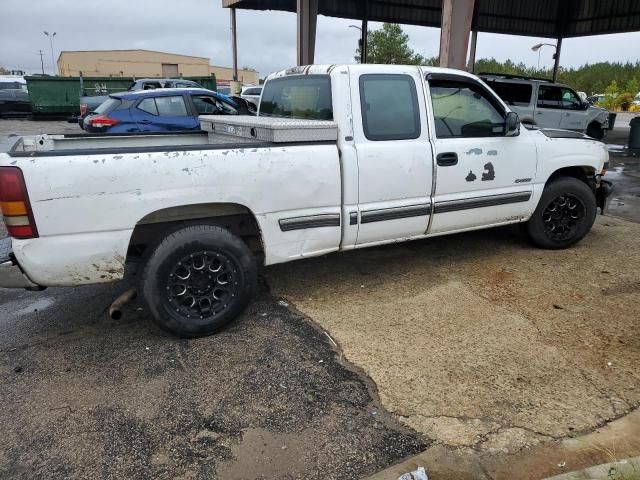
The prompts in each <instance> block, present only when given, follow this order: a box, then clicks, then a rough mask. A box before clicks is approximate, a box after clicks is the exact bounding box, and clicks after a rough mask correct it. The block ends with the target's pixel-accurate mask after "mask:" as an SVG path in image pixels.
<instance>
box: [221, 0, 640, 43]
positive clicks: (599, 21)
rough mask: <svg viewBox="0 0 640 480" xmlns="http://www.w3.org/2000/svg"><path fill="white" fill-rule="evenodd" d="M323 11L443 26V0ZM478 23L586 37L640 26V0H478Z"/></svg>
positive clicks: (269, 3) (357, 1)
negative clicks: (366, 11) (366, 13)
mask: <svg viewBox="0 0 640 480" xmlns="http://www.w3.org/2000/svg"><path fill="white" fill-rule="evenodd" d="M296 3H297V2H296V0H222V5H223V6H224V7H235V8H240V9H250V10H283V11H287V12H295V11H296ZM318 3H319V7H318V13H319V14H320V15H326V16H329V17H339V18H350V19H357V20H362V19H364V17H365V8H366V6H365V5H366V4H367V3H368V15H367V19H368V20H371V21H377V22H392V23H402V24H412V25H423V26H427V27H440V22H441V18H442V0H319V2H318ZM473 28H474V29H477V30H478V31H480V32H491V33H505V34H511V35H526V36H532V37H549V38H558V37H563V38H566V37H580V36H588V35H600V34H605V33H621V32H632V31H639V30H640V0H476V9H475V14H474V19H473Z"/></svg>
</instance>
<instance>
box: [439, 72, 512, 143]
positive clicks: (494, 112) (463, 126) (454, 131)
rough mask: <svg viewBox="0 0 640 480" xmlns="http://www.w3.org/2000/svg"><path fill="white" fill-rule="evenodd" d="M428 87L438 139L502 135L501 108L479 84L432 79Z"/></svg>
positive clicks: (502, 118) (502, 116)
mask: <svg viewBox="0 0 640 480" xmlns="http://www.w3.org/2000/svg"><path fill="white" fill-rule="evenodd" d="M429 86H430V90H431V102H432V104H433V115H434V117H435V127H436V136H437V137H438V138H456V137H493V136H498V135H504V130H505V121H504V114H503V112H502V108H501V107H500V104H499V103H498V102H497V101H496V99H495V98H493V97H492V96H491V95H490V94H489V92H487V91H486V90H485V89H484V88H482V87H481V86H480V85H478V84H475V83H474V84H472V83H466V82H456V81H445V80H432V81H430V82H429Z"/></svg>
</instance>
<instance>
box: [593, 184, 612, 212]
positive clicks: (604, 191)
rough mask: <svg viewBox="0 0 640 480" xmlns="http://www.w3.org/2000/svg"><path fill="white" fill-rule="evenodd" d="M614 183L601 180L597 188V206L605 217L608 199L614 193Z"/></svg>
mask: <svg viewBox="0 0 640 480" xmlns="http://www.w3.org/2000/svg"><path fill="white" fill-rule="evenodd" d="M613 188H614V186H613V183H612V182H610V181H608V180H602V179H600V184H599V185H598V187H597V188H596V206H597V207H598V208H599V209H600V214H601V215H604V209H605V208H606V206H607V199H608V198H609V197H610V196H611V194H612V193H613Z"/></svg>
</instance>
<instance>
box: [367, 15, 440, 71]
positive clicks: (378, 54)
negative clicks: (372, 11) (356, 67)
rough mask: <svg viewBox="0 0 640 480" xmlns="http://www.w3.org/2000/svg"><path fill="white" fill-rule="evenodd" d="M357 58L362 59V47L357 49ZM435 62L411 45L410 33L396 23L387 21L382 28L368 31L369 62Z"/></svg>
mask: <svg viewBox="0 0 640 480" xmlns="http://www.w3.org/2000/svg"><path fill="white" fill-rule="evenodd" d="M355 59H356V61H358V62H359V61H360V47H358V49H357V50H356V57H355ZM433 62H434V60H433V59H426V58H424V57H423V56H422V55H420V54H419V53H415V52H414V51H413V50H412V49H411V48H410V47H409V35H407V34H406V33H404V31H403V30H402V27H401V26H400V25H398V24H396V23H385V24H383V25H382V29H381V30H371V31H369V32H368V33H367V63H387V64H398V65H429V64H433Z"/></svg>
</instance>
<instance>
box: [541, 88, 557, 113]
mask: <svg viewBox="0 0 640 480" xmlns="http://www.w3.org/2000/svg"><path fill="white" fill-rule="evenodd" d="M538 108H562V89H561V88H560V87H553V86H550V85H540V89H539V90H538Z"/></svg>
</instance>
